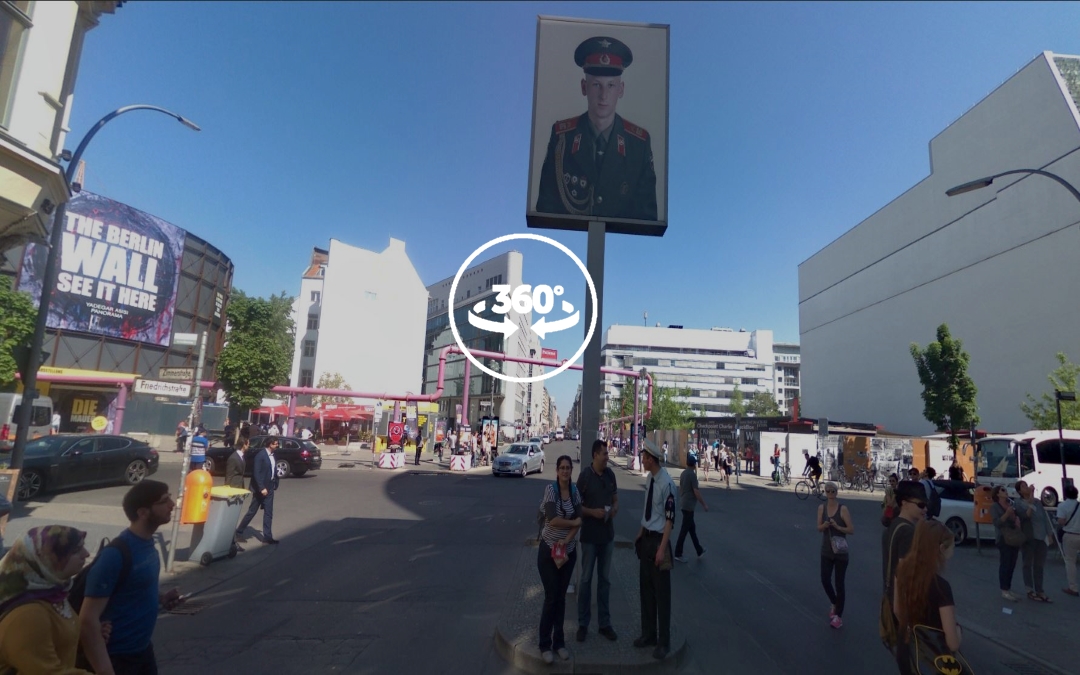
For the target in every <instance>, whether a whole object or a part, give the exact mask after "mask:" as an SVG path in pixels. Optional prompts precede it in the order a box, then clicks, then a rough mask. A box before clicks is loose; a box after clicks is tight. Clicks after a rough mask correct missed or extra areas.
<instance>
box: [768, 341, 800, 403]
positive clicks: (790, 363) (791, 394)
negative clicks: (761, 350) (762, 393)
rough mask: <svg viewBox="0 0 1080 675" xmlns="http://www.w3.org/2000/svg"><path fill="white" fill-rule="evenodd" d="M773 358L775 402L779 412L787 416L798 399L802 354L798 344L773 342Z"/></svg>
mask: <svg viewBox="0 0 1080 675" xmlns="http://www.w3.org/2000/svg"><path fill="white" fill-rule="evenodd" d="M773 358H774V359H776V402H777V404H778V405H779V406H780V412H782V413H784V414H785V415H789V414H791V413H793V412H794V411H793V407H794V405H795V400H796V399H798V398H799V392H800V386H801V385H800V382H802V374H801V372H800V371H801V370H802V369H801V366H802V353H801V350H800V349H799V345H798V343H795V342H774V343H773ZM800 412H801V411H800Z"/></svg>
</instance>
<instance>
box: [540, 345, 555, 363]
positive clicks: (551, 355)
mask: <svg viewBox="0 0 1080 675" xmlns="http://www.w3.org/2000/svg"><path fill="white" fill-rule="evenodd" d="M540 358H541V359H543V360H544V361H558V360H559V350H557V349H548V348H547V347H544V348H543V349H541V350H540Z"/></svg>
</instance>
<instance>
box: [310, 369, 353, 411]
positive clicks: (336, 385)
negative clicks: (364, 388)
mask: <svg viewBox="0 0 1080 675" xmlns="http://www.w3.org/2000/svg"><path fill="white" fill-rule="evenodd" d="M315 386H316V388H318V389H341V390H343V391H352V387H350V386H349V384H348V383H347V382H346V381H345V378H344V377H343V376H342V375H341V373H323V374H322V375H319V383H318V384H317V385H315ZM311 402H312V404H313V405H319V404H320V403H352V402H353V400H352V399H351V398H346V397H345V396H312V397H311Z"/></svg>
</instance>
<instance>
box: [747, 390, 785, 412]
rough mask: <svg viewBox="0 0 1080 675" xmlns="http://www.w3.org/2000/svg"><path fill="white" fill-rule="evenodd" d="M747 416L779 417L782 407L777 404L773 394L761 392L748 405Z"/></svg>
mask: <svg viewBox="0 0 1080 675" xmlns="http://www.w3.org/2000/svg"><path fill="white" fill-rule="evenodd" d="M746 414H747V415H750V416H751V417H779V416H780V406H779V405H777V404H776V399H775V398H773V395H772V394H770V393H769V392H767V391H759V392H757V393H755V394H754V396H753V398H751V399H750V402H749V403H747V404H746Z"/></svg>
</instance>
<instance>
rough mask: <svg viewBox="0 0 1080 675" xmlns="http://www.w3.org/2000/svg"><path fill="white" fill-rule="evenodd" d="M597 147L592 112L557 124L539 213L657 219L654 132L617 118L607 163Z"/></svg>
mask: <svg viewBox="0 0 1080 675" xmlns="http://www.w3.org/2000/svg"><path fill="white" fill-rule="evenodd" d="M593 145H594V141H593V133H592V128H591V127H590V125H589V116H588V113H585V114H583V115H581V116H580V117H572V118H570V119H567V120H562V121H561V122H556V123H555V124H554V125H552V127H551V140H549V141H548V148H547V156H546V157H545V158H544V168H543V171H542V172H541V174H540V194H539V196H538V197H537V199H536V210H537V211H538V212H540V213H566V214H572V215H584V216H597V217H607V218H631V219H635V220H656V219H657V214H656V172H655V170H654V169H653V157H652V144H651V142H650V141H649V132H647V131H645V130H644V129H642V128H641V127H639V126H637V125H636V124H631V123H630V122H627V121H626V120H624V119H623V118H622V117H620V116H619V115H615V122H614V124H613V125H612V128H611V132H610V135H609V137H608V144H607V149H606V150H605V152H604V156H603V158H602V161H598V160H600V158H598V157H596V154H595V148H594V147H593Z"/></svg>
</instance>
